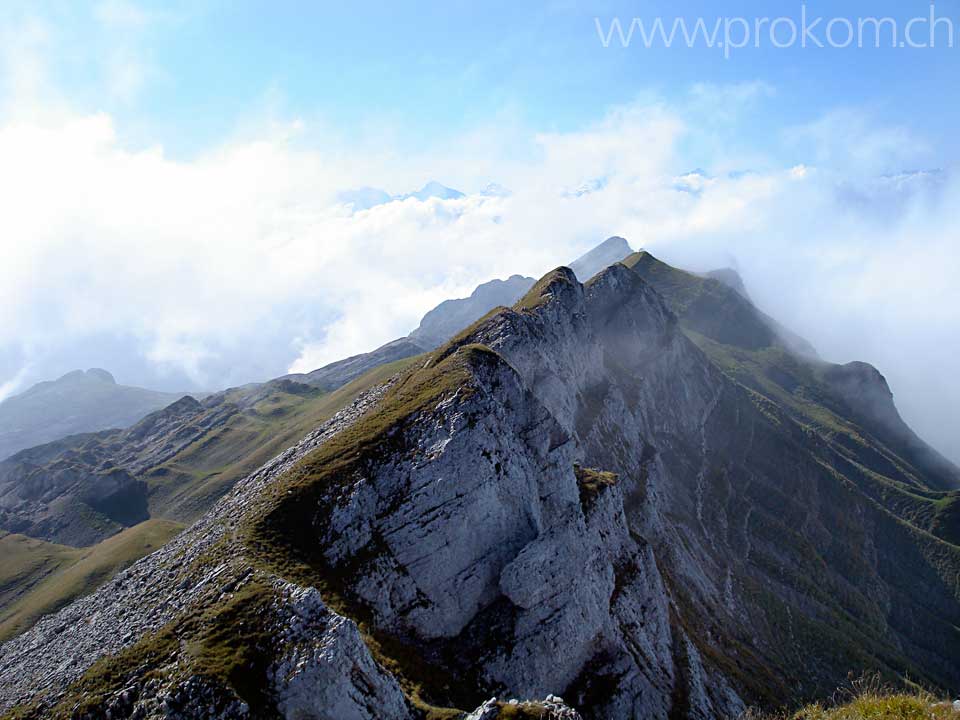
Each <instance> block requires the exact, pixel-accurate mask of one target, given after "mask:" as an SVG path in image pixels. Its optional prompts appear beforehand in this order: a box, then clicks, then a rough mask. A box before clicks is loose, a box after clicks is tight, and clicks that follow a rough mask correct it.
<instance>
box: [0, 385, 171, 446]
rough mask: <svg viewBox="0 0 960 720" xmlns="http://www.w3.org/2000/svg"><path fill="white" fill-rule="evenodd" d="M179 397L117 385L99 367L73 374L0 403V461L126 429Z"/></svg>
mask: <svg viewBox="0 0 960 720" xmlns="http://www.w3.org/2000/svg"><path fill="white" fill-rule="evenodd" d="M178 397H180V395H177V394H175V393H165V392H157V391H154V390H146V389H144V388H138V387H130V386H127V385H117V382H116V380H114V378H113V375H111V374H110V373H109V372H107V371H106V370H102V369H100V368H92V369H90V370H86V371H84V370H74V371H73V372H70V373H67V374H66V375H64V376H63V377H61V378H60V379H58V380H53V381H48V382H41V383H38V384H37V385H34V386H33V387H31V388H30V389H29V390H26V391H25V392H23V393H21V394H19V395H14V396H12V397H9V398H7V399H6V400H4V401H3V402H0V460H2V459H4V458H6V457H9V456H10V455H13V454H14V453H15V452H17V451H18V450H22V449H24V448H28V447H33V446H34V445H40V444H41V443H45V442H50V441H51V440H57V439H59V438H62V437H66V436H67V435H72V434H74V433H82V432H94V431H96V430H105V429H107V428H122V427H127V426H129V425H132V424H133V423H135V422H136V421H137V420H140V419H141V418H142V417H144V416H145V415H147V414H148V413H151V412H153V411H154V410H159V409H160V408H162V407H164V406H166V405H169V404H170V403H171V402H173V401H174V400H176V399H177V398H178Z"/></svg>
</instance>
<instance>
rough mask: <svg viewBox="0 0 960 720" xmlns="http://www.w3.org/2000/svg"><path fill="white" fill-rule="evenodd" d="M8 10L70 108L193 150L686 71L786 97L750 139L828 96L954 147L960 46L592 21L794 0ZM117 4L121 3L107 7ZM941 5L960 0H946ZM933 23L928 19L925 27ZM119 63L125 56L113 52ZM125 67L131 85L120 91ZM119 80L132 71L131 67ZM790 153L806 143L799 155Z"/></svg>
mask: <svg viewBox="0 0 960 720" xmlns="http://www.w3.org/2000/svg"><path fill="white" fill-rule="evenodd" d="M807 7H808V13H809V15H810V16H811V17H813V16H825V17H826V18H827V19H829V18H832V17H847V18H850V19H851V20H854V19H857V18H861V17H871V16H876V17H882V16H890V17H893V18H896V19H897V20H898V22H900V23H901V24H905V23H906V22H907V20H908V19H909V18H911V17H915V16H925V15H926V14H927V13H928V12H929V4H928V3H927V2H892V1H887V2H876V1H874V2H844V3H842V4H838V3H831V2H816V1H812V2H809V3H807ZM5 8H6V9H5V10H4V11H3V12H4V15H6V17H7V18H8V19H9V20H10V22H11V23H14V24H15V23H17V22H23V21H24V20H25V19H27V18H34V17H35V18H40V19H41V20H43V21H44V22H45V23H46V24H47V26H48V28H49V31H50V33H51V39H50V42H51V44H52V46H53V48H54V49H53V50H52V52H51V54H50V58H51V67H52V70H51V72H52V74H53V75H54V77H55V79H56V81H57V83H58V85H59V87H60V88H61V89H62V90H63V91H64V92H65V93H67V94H68V95H69V97H70V99H71V101H72V102H73V103H75V104H76V105H77V106H78V107H81V108H84V109H87V110H90V111H96V110H105V111H107V112H109V113H111V115H113V116H114V117H115V118H116V120H117V124H118V128H119V129H120V132H121V135H122V137H123V139H124V140H125V141H127V142H129V143H131V144H133V145H138V144H142V145H146V144H154V143H161V144H162V145H163V146H164V148H165V149H166V151H167V152H168V153H170V154H171V155H173V156H179V157H189V156H190V155H192V154H195V153H197V152H201V151H203V150H204V149H205V148H208V147H210V146H213V145H216V144H218V143H220V142H222V141H223V139H224V138H225V137H227V136H230V135H231V134H234V133H237V132H240V131H242V130H243V129H244V128H245V127H246V126H247V124H248V123H249V122H250V121H251V118H257V117H260V118H264V117H266V116H269V115H271V114H279V115H281V116H297V117H306V118H313V119H315V120H316V121H318V122H319V121H322V122H323V124H324V126H325V129H326V132H328V133H332V134H334V135H335V136H336V137H337V138H338V139H339V140H341V141H342V142H356V143H375V142H378V140H379V138H381V137H382V135H383V133H384V132H386V131H388V130H389V132H390V133H391V137H392V139H393V142H394V143H395V144H398V145H403V146H404V147H405V148H409V149H412V150H421V149H423V148H424V147H425V146H427V145H429V144H431V143H436V142H438V141H439V140H442V139H446V138H451V137H456V136H457V135H459V134H462V133H464V132H465V131H468V130H469V129H470V128H472V127H474V126H475V125H479V124H482V123H485V122H487V121H489V120H490V119H491V118H496V117H498V116H499V115H503V114H509V115H510V116H511V117H512V118H513V119H514V120H515V121H518V122H522V123H525V124H527V125H529V126H530V127H533V128H537V129H538V130H557V131H564V130H570V129H573V128H577V127H580V126H582V125H583V124H584V123H586V122H589V121H591V120H595V119H596V118H598V117H600V116H602V114H603V113H604V111H605V110H606V109H607V108H609V107H610V106H612V105H619V104H622V103H624V102H627V101H629V100H631V99H633V98H636V97H638V96H643V95H646V94H650V93H656V94H657V95H658V96H661V97H664V98H666V99H667V100H670V99H671V98H673V97H674V96H676V95H677V94H680V93H684V92H685V91H686V89H687V88H688V87H689V86H690V85H692V84H694V83H716V84H728V83H737V82H743V81H745V80H748V81H759V82H764V83H767V84H768V85H770V86H771V87H775V88H776V91H777V102H776V103H770V104H768V105H766V106H764V107H763V108H762V109H760V110H759V111H758V112H757V113H756V115H755V116H754V117H753V118H752V124H751V128H750V137H749V138H744V140H748V141H749V142H750V143H753V144H755V145H756V144H758V143H759V144H762V143H764V137H765V136H775V135H776V132H777V131H778V129H779V128H781V127H782V126H784V125H785V124H797V123H804V122H807V121H810V120H812V119H814V118H816V117H817V116H818V115H819V114H820V113H822V112H823V111H824V110H825V109H827V108H832V107H836V106H858V107H870V108H872V109H873V110H874V111H875V112H877V113H882V115H883V116H884V118H885V119H886V120H887V121H888V122H890V123H895V124H903V125H906V126H909V127H911V128H913V129H915V130H916V131H917V132H919V133H922V134H923V135H924V136H925V137H926V138H928V139H929V141H930V142H932V143H934V144H936V145H937V146H939V147H941V148H942V149H943V156H944V162H945V163H949V162H953V161H954V160H955V159H956V148H955V147H954V146H953V144H952V143H950V142H949V141H950V139H951V133H952V132H953V129H954V128H956V127H957V125H958V121H960V104H958V101H957V99H956V95H957V94H956V93H955V92H954V90H955V88H956V77H957V74H958V73H957V71H958V69H960V66H958V61H957V59H958V57H960V51H958V50H957V49H953V50H951V49H950V48H949V47H946V46H945V45H946V38H945V37H944V36H941V38H940V46H939V47H938V48H936V49H910V48H906V49H895V50H894V49H890V48H886V47H885V48H884V49H881V50H878V49H874V48H870V49H858V48H850V49H846V50H844V49H837V48H825V49H822V50H821V49H815V48H808V49H801V48H792V49H776V48H773V47H771V46H770V44H769V43H768V42H765V43H764V44H763V47H762V48H761V49H756V48H753V47H750V48H745V49H742V50H738V51H736V52H734V53H732V57H731V58H730V59H727V60H724V59H723V54H722V52H721V51H720V50H718V49H715V48H713V49H711V48H707V47H705V46H704V45H703V44H699V45H698V47H696V48H694V49H688V48H685V47H684V48H681V47H672V48H669V49H667V48H663V47H656V48H643V47H641V46H639V44H634V45H632V46H631V47H629V48H627V49H624V48H621V47H616V45H614V46H613V47H610V48H604V47H603V46H602V45H601V43H600V42H599V39H598V34H597V31H596V28H595V22H594V18H600V19H601V21H602V22H603V23H607V22H609V21H610V20H611V19H612V18H614V17H617V18H620V19H621V20H623V21H624V22H629V20H630V19H631V18H633V17H639V18H643V19H644V20H647V21H651V22H652V21H653V20H654V19H655V18H657V17H663V18H664V19H665V20H667V21H670V20H672V19H673V18H675V17H678V16H682V17H684V18H686V19H688V20H689V21H690V22H691V23H692V22H693V20H694V19H695V18H697V17H704V18H705V19H706V20H707V21H708V22H713V20H714V19H715V18H717V17H718V16H721V15H722V16H724V17H744V18H746V19H748V20H750V22H753V21H754V19H756V18H758V17H763V16H769V17H778V16H781V15H783V16H787V17H792V18H799V16H800V8H801V3H800V2H792V1H787V2H744V1H739V2H735V1H727V2H723V3H718V2H705V1H688V2H679V3H678V2H663V1H655V0H645V1H643V2H636V1H634V2H606V1H604V2H546V3H533V2H530V3H515V2H485V3H476V2H460V1H453V2H443V3H436V2H358V3H322V2H318V3H280V4H279V5H277V4H267V3H256V2H239V3H234V2H218V1H210V0H208V1H206V2H197V3H193V2H191V3H182V4H179V5H178V4H177V3H166V2H156V3H148V2H143V3H140V4H138V5H128V4H126V3H123V4H121V3H119V2H116V3H113V2H107V3H99V4H85V3H69V2H60V3H49V4H45V3H34V2H30V3H24V4H22V5H19V6H17V5H16V4H6V5H5ZM111 8H112V9H111ZM936 8H937V14H938V16H943V17H949V18H955V19H956V23H957V29H958V32H960V4H958V3H957V2H956V1H954V0H940V1H939V2H938V3H937V4H936ZM923 32H924V28H923V27H921V28H920V31H919V34H920V35H921V36H922V34H923ZM117 65H119V66H120V68H118V67H117ZM123 72H127V73H129V74H130V75H131V78H130V79H129V80H128V84H129V85H130V87H129V88H128V90H127V91H117V90H116V89H114V88H112V86H113V85H114V84H116V83H117V80H116V78H115V76H116V75H118V74H121V73H123ZM121 84H122V81H121ZM797 159H798V160H800V159H802V158H797Z"/></svg>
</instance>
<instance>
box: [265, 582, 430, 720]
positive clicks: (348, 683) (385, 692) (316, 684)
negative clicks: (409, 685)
mask: <svg viewBox="0 0 960 720" xmlns="http://www.w3.org/2000/svg"><path fill="white" fill-rule="evenodd" d="M288 602H289V606H288V607H289V610H290V617H289V620H288V624H287V625H286V627H284V629H283V631H282V636H281V643H280V645H281V647H282V651H281V654H280V656H279V657H278V658H277V659H276V661H275V663H274V666H273V668H272V669H271V675H272V678H273V683H272V686H273V687H272V689H273V692H274V693H275V696H276V708H277V711H278V712H279V713H280V715H281V716H282V717H285V718H315V719H316V720H341V719H342V720H347V719H350V720H380V719H382V720H407V718H412V717H413V714H412V712H411V709H410V707H409V706H408V704H407V701H406V698H405V697H404V695H403V691H402V690H401V689H400V686H399V685H398V684H397V681H396V680H395V679H394V678H393V676H392V675H390V674H388V673H387V672H386V671H384V670H383V669H382V668H381V667H380V666H379V665H377V663H376V662H375V661H374V660H373V658H372V657H371V656H370V652H369V650H367V646H366V645H365V644H364V642H363V639H362V638H361V637H360V632H359V631H358V629H357V626H356V623H354V622H352V621H351V620H348V619H347V618H345V617H342V616H340V615H337V614H336V613H334V612H331V611H330V610H328V609H327V607H326V606H325V605H324V603H323V600H321V598H320V593H319V592H317V591H316V590H315V589H313V588H309V589H304V588H295V589H293V590H292V592H291V595H290V598H289V601H288Z"/></svg>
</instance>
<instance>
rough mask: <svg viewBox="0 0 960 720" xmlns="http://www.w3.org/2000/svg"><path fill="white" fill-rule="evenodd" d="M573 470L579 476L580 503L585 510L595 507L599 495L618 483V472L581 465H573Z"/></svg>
mask: <svg viewBox="0 0 960 720" xmlns="http://www.w3.org/2000/svg"><path fill="white" fill-rule="evenodd" d="M573 472H574V474H575V475H576V477H577V487H578V488H579V490H580V505H581V507H583V510H584V512H586V511H588V510H589V509H590V508H592V507H593V504H594V502H596V499H597V496H598V495H599V494H600V493H601V492H602V491H603V490H604V489H606V488H610V487H613V486H614V485H616V484H617V480H618V476H617V474H616V473H612V472H607V471H606V470H597V469H595V468H585V467H581V466H580V465H574V466H573Z"/></svg>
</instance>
